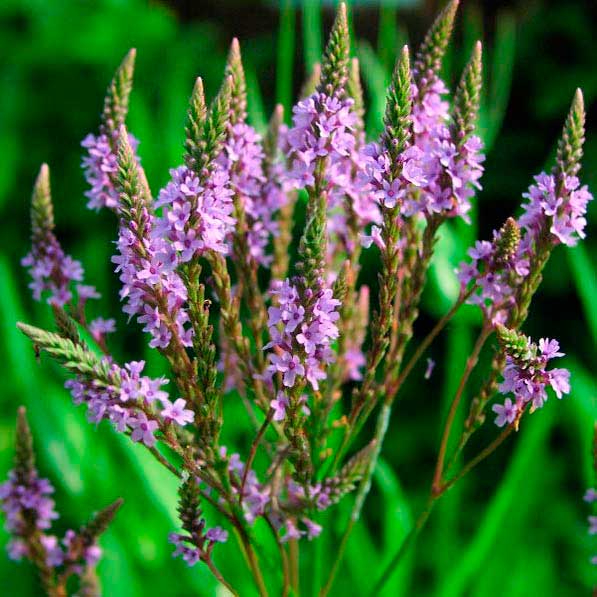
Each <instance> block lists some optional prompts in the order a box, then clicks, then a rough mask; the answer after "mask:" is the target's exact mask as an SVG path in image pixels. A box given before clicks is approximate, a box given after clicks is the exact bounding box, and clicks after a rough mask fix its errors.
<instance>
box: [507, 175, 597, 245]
mask: <svg viewBox="0 0 597 597" xmlns="http://www.w3.org/2000/svg"><path fill="white" fill-rule="evenodd" d="M523 197H525V198H526V199H528V201H529V202H528V203H527V204H525V205H524V206H523V208H524V213H523V215H522V216H521V217H520V220H519V224H520V226H521V228H524V229H525V230H527V231H528V233H529V235H531V237H533V238H535V239H536V238H537V237H538V235H539V234H540V233H541V231H542V230H543V228H544V226H545V225H546V221H547V222H549V224H548V225H549V232H550V233H551V235H552V236H551V241H552V243H553V244H554V245H556V244H559V243H563V244H565V245H568V246H569V247H574V246H576V244H577V243H578V241H579V239H583V238H585V232H584V229H585V226H586V224H587V220H586V218H585V214H586V211H587V205H588V204H589V201H591V200H592V199H593V195H591V193H590V192H589V190H588V187H587V186H586V185H584V186H582V187H581V186H580V181H579V179H578V177H576V176H565V177H564V179H563V184H562V185H561V186H560V187H558V184H557V180H556V178H555V176H554V175H553V174H552V175H549V174H545V172H542V173H541V174H539V175H538V176H536V177H535V184H534V185H531V186H530V187H529V191H528V193H525V194H524V195H523Z"/></svg>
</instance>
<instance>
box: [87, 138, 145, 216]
mask: <svg viewBox="0 0 597 597" xmlns="http://www.w3.org/2000/svg"><path fill="white" fill-rule="evenodd" d="M128 138H129V143H130V146H131V148H132V149H133V151H134V152H136V151H137V147H138V146H139V141H138V140H137V139H136V138H135V137H133V135H131V134H129V136H128ZM117 139H118V133H117V132H115V133H114V136H113V138H112V139H110V138H109V137H108V135H106V134H100V135H93V134H91V133H90V134H89V135H87V136H86V137H85V139H83V141H82V142H81V145H82V146H83V147H84V148H85V149H86V150H87V155H85V156H84V157H83V162H82V166H83V171H84V173H85V179H86V180H87V183H88V184H89V186H90V187H91V188H90V189H89V190H88V191H86V192H85V196H86V197H87V198H88V199H89V201H88V202H87V207H88V208H89V209H96V210H99V209H101V208H102V207H107V208H108V209H112V210H116V208H117V207H118V191H117V189H116V185H115V180H116V177H117V175H118V163H117V159H116V147H117ZM138 159H139V158H137V160H138Z"/></svg>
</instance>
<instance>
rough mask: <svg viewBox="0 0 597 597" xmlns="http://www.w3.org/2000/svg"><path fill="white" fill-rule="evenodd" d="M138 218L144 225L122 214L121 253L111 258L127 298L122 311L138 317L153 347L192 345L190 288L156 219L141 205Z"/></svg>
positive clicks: (164, 347)
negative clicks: (176, 268) (172, 260)
mask: <svg viewBox="0 0 597 597" xmlns="http://www.w3.org/2000/svg"><path fill="white" fill-rule="evenodd" d="M138 219H139V221H140V222H141V224H138V222H137V221H131V222H129V221H127V219H126V217H121V220H120V232H119V237H118V241H117V247H118V254H117V255H115V256H114V257H112V261H113V262H114V263H115V264H116V266H117V267H116V272H118V273H119V276H120V281H121V282H122V289H121V291H120V297H121V298H122V299H123V300H125V301H126V305H125V307H124V308H123V311H124V312H125V313H127V314H128V315H129V316H131V317H132V316H133V315H137V316H138V321H139V323H142V324H144V327H143V331H145V332H148V333H149V334H151V337H152V338H151V341H150V343H149V345H150V346H151V347H152V348H162V349H166V348H168V346H170V344H171V343H172V342H173V341H174V342H176V343H177V344H180V345H182V346H190V345H191V344H192V334H193V332H192V329H191V328H190V326H189V325H188V323H189V316H188V313H187V312H186V309H185V303H186V300H187V290H186V287H185V285H184V283H183V281H182V279H181V278H180V276H179V275H178V273H176V272H175V271H174V270H173V268H172V267H171V263H170V261H169V256H170V252H169V245H168V243H167V242H166V241H165V240H163V239H162V238H161V237H160V236H159V235H157V234H156V230H157V222H156V218H155V216H154V215H153V214H152V213H150V212H149V211H148V210H147V208H145V207H143V208H141V213H140V215H139V218H138Z"/></svg>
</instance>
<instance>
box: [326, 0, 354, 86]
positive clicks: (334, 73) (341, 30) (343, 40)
mask: <svg viewBox="0 0 597 597" xmlns="http://www.w3.org/2000/svg"><path fill="white" fill-rule="evenodd" d="M349 54H350V34H349V32H348V20H347V16H346V4H345V3H344V2H341V3H340V5H339V6H338V12H337V13H336V19H335V21H334V24H333V25H332V30H331V32H330V36H329V38H328V44H327V46H326V48H325V52H324V55H323V61H322V63H321V80H320V81H319V85H318V90H319V91H320V92H322V93H325V94H327V95H336V94H343V93H344V86H345V85H346V81H347V79H348V69H349V64H348V62H349Z"/></svg>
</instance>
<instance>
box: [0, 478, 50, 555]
mask: <svg viewBox="0 0 597 597" xmlns="http://www.w3.org/2000/svg"><path fill="white" fill-rule="evenodd" d="M52 493H54V488H53V487H52V485H51V483H50V482H49V481H48V480H47V479H43V478H40V477H39V475H38V473H37V471H36V470H35V469H33V470H32V471H30V472H28V473H26V474H25V475H23V474H19V473H17V471H14V470H13V471H10V473H9V475H8V481H6V482H5V483H3V484H2V485H0V501H1V502H2V511H3V512H4V514H5V515H6V525H5V528H6V530H7V531H8V532H9V533H10V535H12V539H11V541H10V543H9V545H8V548H7V549H8V554H9V557H10V558H11V559H13V560H20V559H21V558H23V557H26V556H27V555H28V548H27V545H26V542H25V541H24V540H23V537H24V535H25V533H26V532H27V529H28V528H29V525H30V524H34V525H35V527H36V528H38V529H39V530H45V529H49V528H50V526H51V525H52V520H55V519H56V518H58V514H57V513H56V511H55V510H54V500H53V499H52V498H51V497H49V496H50V495H51V494H52Z"/></svg>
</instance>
